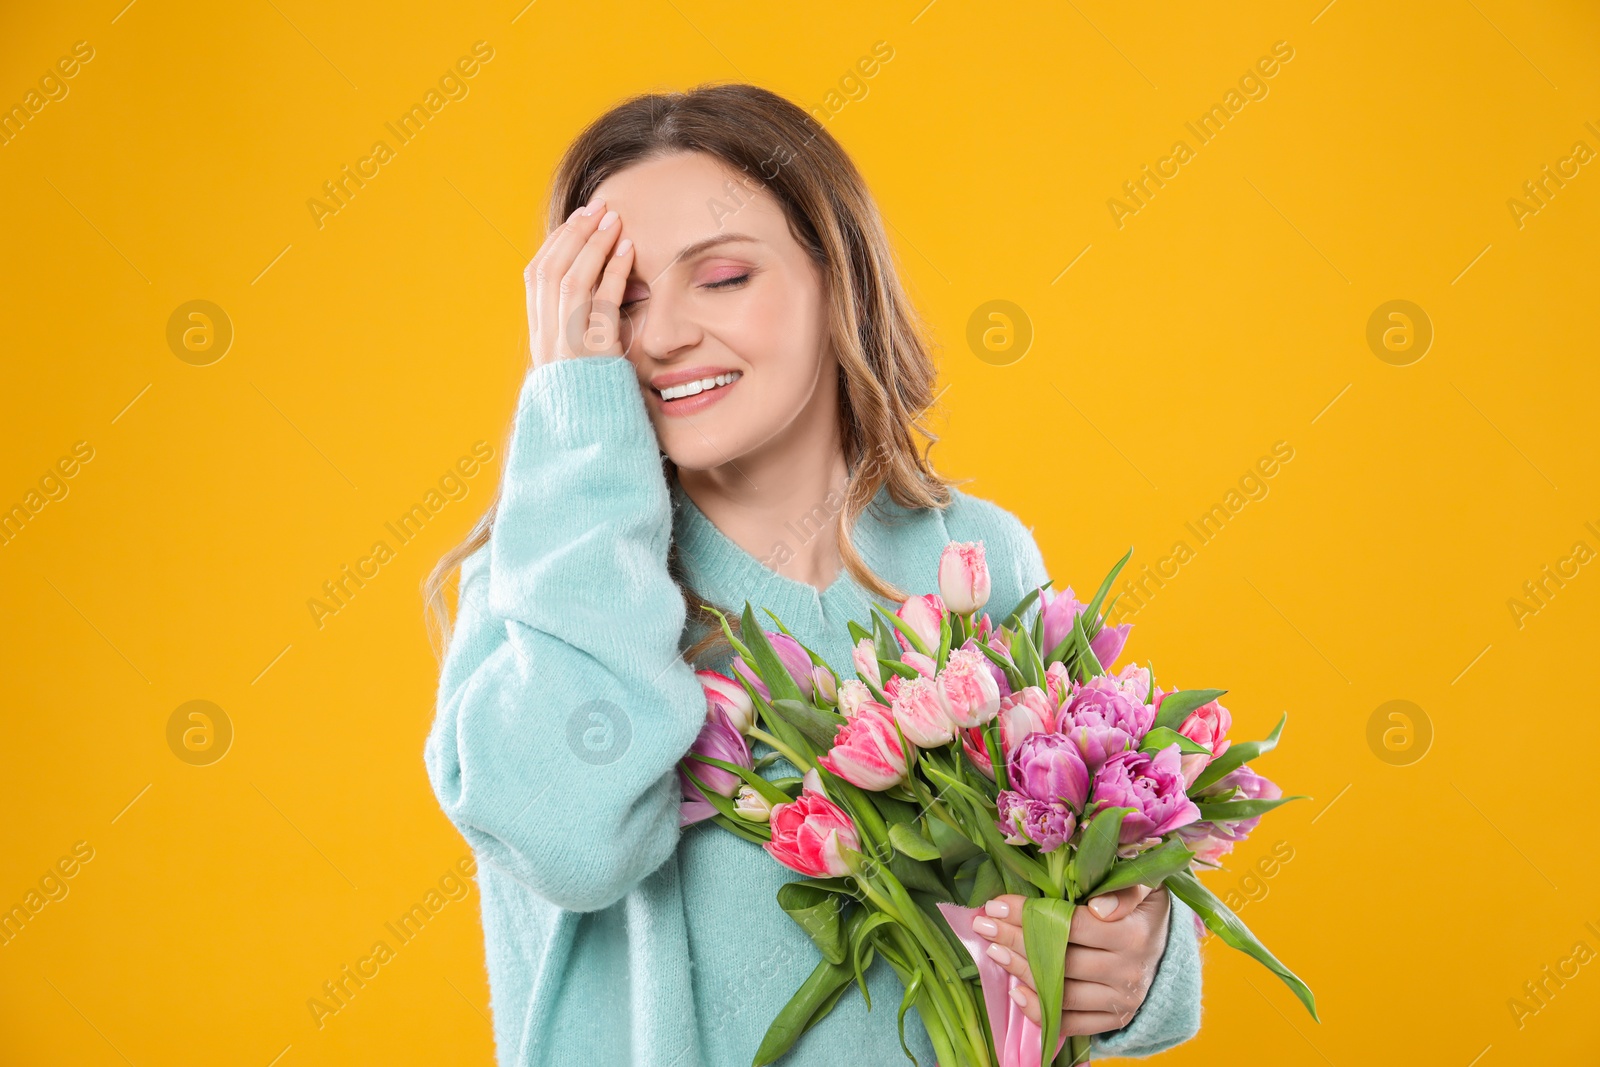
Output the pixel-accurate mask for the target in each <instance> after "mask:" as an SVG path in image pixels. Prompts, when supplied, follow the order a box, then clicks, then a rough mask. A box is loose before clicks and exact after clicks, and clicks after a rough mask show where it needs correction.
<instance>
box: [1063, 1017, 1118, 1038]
mask: <svg viewBox="0 0 1600 1067" xmlns="http://www.w3.org/2000/svg"><path fill="white" fill-rule="evenodd" d="M1126 1025H1127V1024H1126V1023H1121V1022H1118V1021H1117V1016H1115V1015H1112V1014H1110V1013H1108V1012H1103V1011H1067V1012H1062V1013H1061V1032H1062V1033H1063V1034H1066V1035H1067V1036H1068V1037H1087V1036H1089V1035H1090V1034H1103V1033H1105V1032H1106V1031H1108V1030H1120V1029H1121V1028H1122V1027H1124V1026H1126Z"/></svg>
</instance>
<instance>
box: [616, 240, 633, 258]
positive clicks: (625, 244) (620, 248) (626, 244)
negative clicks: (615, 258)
mask: <svg viewBox="0 0 1600 1067" xmlns="http://www.w3.org/2000/svg"><path fill="white" fill-rule="evenodd" d="M632 247H633V238H632V237H624V238H623V239H622V240H620V241H618V242H617V252H616V254H617V255H619V256H620V255H622V254H623V253H625V252H626V251H627V250H628V249H630V248H632Z"/></svg>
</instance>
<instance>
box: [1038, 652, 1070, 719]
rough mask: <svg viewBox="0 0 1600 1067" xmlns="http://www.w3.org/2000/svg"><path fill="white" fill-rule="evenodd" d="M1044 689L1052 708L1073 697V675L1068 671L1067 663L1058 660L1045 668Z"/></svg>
mask: <svg viewBox="0 0 1600 1067" xmlns="http://www.w3.org/2000/svg"><path fill="white" fill-rule="evenodd" d="M1044 691H1045V695H1046V696H1048V697H1049V698H1050V707H1051V708H1059V707H1061V705H1062V704H1065V703H1066V702H1067V701H1068V700H1071V699H1072V691H1073V687H1072V675H1071V674H1069V673H1067V665H1066V664H1065V663H1062V662H1061V661H1060V660H1057V661H1056V662H1054V663H1052V664H1050V666H1048V667H1046V668H1045V669H1044Z"/></svg>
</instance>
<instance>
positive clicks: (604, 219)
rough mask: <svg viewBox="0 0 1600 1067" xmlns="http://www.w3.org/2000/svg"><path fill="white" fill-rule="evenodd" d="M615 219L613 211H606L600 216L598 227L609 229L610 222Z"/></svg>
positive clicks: (615, 215) (615, 214)
mask: <svg viewBox="0 0 1600 1067" xmlns="http://www.w3.org/2000/svg"><path fill="white" fill-rule="evenodd" d="M616 221H617V213H616V212H615V211H608V212H606V213H605V214H604V215H601V216H600V228H601V229H602V230H609V229H610V228H611V224H612V223H613V222H616Z"/></svg>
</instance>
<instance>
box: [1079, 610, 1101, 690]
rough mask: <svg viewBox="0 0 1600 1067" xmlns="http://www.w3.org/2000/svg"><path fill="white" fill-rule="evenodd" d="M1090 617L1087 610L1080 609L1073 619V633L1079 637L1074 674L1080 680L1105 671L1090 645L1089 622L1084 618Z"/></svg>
mask: <svg viewBox="0 0 1600 1067" xmlns="http://www.w3.org/2000/svg"><path fill="white" fill-rule="evenodd" d="M1088 617H1089V613H1088V612H1087V611H1080V612H1079V613H1078V614H1077V615H1075V616H1074V617H1073V619H1072V633H1073V636H1074V637H1076V638H1077V640H1076V642H1075V644H1076V645H1077V656H1076V658H1075V659H1074V661H1073V664H1072V667H1071V670H1072V675H1073V677H1074V678H1076V679H1077V680H1078V681H1079V682H1086V681H1088V680H1089V679H1090V678H1093V677H1095V676H1096V675H1099V674H1102V673H1104V672H1105V665H1104V664H1102V663H1101V662H1100V660H1099V658H1098V657H1096V656H1095V654H1094V649H1093V648H1090V647H1089V631H1088V629H1087V627H1088V624H1087V623H1085V622H1084V621H1083V620H1084V619H1086V618H1088Z"/></svg>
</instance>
